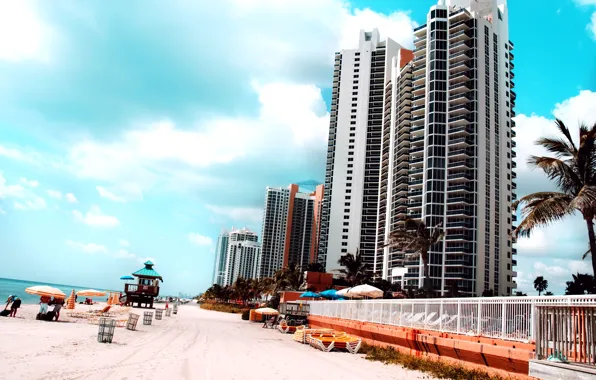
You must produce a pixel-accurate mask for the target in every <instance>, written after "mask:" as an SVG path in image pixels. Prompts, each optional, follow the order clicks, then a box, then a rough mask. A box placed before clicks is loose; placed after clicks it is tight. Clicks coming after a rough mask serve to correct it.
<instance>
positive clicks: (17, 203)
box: [0, 172, 47, 210]
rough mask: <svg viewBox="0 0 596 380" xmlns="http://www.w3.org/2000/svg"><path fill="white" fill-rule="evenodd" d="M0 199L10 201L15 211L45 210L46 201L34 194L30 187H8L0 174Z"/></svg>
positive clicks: (17, 185)
mask: <svg viewBox="0 0 596 380" xmlns="http://www.w3.org/2000/svg"><path fill="white" fill-rule="evenodd" d="M0 199H12V200H13V206H14V208H15V209H16V210H41V209H44V208H46V206H47V204H46V201H45V200H44V199H43V198H42V197H40V196H38V195H37V194H35V192H34V191H33V189H32V188H31V187H25V186H23V185H20V184H14V185H9V184H8V182H7V180H6V178H4V175H3V173H2V172H0Z"/></svg>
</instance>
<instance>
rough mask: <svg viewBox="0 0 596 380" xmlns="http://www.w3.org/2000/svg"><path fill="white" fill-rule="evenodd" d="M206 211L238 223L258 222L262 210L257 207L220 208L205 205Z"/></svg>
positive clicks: (261, 216)
mask: <svg viewBox="0 0 596 380" xmlns="http://www.w3.org/2000/svg"><path fill="white" fill-rule="evenodd" d="M207 209H209V210H211V211H212V212H214V213H215V214H218V215H223V216H227V217H228V218H230V219H233V220H237V221H240V222H260V221H261V219H262V218H263V209H261V208H257V207H220V206H214V205H207Z"/></svg>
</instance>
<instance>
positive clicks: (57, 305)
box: [54, 298, 64, 322]
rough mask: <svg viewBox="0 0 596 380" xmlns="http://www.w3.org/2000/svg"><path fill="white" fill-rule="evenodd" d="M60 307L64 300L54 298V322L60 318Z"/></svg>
mask: <svg viewBox="0 0 596 380" xmlns="http://www.w3.org/2000/svg"><path fill="white" fill-rule="evenodd" d="M62 305H64V300H61V299H55V298H54V313H56V319H55V321H56V322H58V318H59V317H60V309H62Z"/></svg>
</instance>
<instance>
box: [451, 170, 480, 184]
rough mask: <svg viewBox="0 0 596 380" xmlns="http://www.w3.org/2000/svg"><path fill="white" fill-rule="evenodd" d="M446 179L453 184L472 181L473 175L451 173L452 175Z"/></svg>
mask: <svg viewBox="0 0 596 380" xmlns="http://www.w3.org/2000/svg"><path fill="white" fill-rule="evenodd" d="M447 179H448V180H449V181H452V182H453V183H457V182H467V181H473V180H474V174H473V173H469V172H461V173H453V174H449V175H448V176H447Z"/></svg>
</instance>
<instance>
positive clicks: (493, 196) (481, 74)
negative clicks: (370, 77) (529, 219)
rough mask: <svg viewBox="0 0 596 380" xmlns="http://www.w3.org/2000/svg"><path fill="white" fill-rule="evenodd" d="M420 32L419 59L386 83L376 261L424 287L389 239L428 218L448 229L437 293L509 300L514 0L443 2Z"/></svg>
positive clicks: (399, 63)
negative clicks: (510, 4) (510, 5)
mask: <svg viewBox="0 0 596 380" xmlns="http://www.w3.org/2000/svg"><path fill="white" fill-rule="evenodd" d="M414 35H415V41H414V45H415V49H414V52H413V59H412V57H411V56H409V55H408V54H405V55H404V57H405V59H401V58H402V57H398V58H396V59H394V61H393V63H392V65H391V67H392V73H391V77H390V80H389V81H387V82H386V86H385V93H386V94H390V96H385V113H384V124H383V125H384V128H383V132H382V142H383V147H382V149H383V156H382V159H381V178H380V184H381V185H380V188H379V190H380V195H379V199H380V200H381V201H380V202H379V224H378V228H377V239H376V242H377V247H376V249H377V252H378V253H379V255H378V256H377V258H378V259H380V260H378V261H377V262H376V264H378V263H379V262H380V265H381V273H382V276H383V278H387V279H390V280H393V279H394V277H396V276H403V275H404V273H403V268H407V273H406V274H405V280H406V283H407V284H408V285H413V286H416V285H420V284H421V278H422V269H421V264H420V261H419V260H408V259H407V258H406V257H405V256H404V254H403V252H398V251H396V250H393V249H391V250H390V249H388V248H383V242H384V241H386V239H387V237H388V234H389V232H390V231H391V230H394V229H396V228H399V227H400V226H401V225H403V221H404V219H405V218H406V217H407V218H412V219H422V220H424V221H425V222H426V224H427V225H428V226H430V227H433V226H436V225H439V224H441V225H442V226H443V229H444V230H445V232H446V237H445V239H444V241H443V242H441V243H439V244H436V245H435V246H433V247H432V249H431V251H430V253H429V256H430V257H429V259H430V260H429V262H430V266H429V272H430V278H431V281H432V284H433V287H434V288H435V289H437V290H440V291H442V292H447V291H449V290H450V289H451V288H452V287H453V286H454V285H456V286H457V288H458V289H459V291H460V292H462V293H465V294H468V295H480V294H482V293H483V292H484V291H485V290H490V291H493V292H494V293H495V294H498V295H509V294H511V293H512V290H513V289H514V288H515V287H516V283H515V280H514V278H515V276H516V272H515V271H514V270H513V267H514V266H515V265H516V261H515V260H514V259H513V258H514V256H515V254H516V253H517V252H516V250H515V248H513V247H512V240H511V237H510V233H511V230H512V229H513V228H514V226H513V225H512V223H513V222H514V221H515V215H512V210H511V203H512V201H513V200H514V199H515V198H516V194H515V189H516V184H515V178H516V174H515V172H514V171H513V169H514V168H515V166H516V164H515V160H514V159H515V157H516V154H515V151H514V150H513V149H514V148H515V146H516V145H515V141H514V137H515V131H514V127H515V122H514V121H513V120H512V118H513V117H514V116H515V112H514V110H513V108H514V106H515V98H516V94H515V92H514V91H513V88H514V82H513V79H514V73H513V68H514V64H513V53H512V50H513V43H512V42H510V41H509V32H508V9H507V5H506V1H505V0H498V1H497V0H441V1H439V4H438V5H436V6H433V7H432V8H431V9H430V12H429V13H428V15H427V23H426V24H425V25H422V26H420V27H418V28H416V29H415V30H414ZM338 235H339V234H338ZM377 268H378V266H377Z"/></svg>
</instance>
